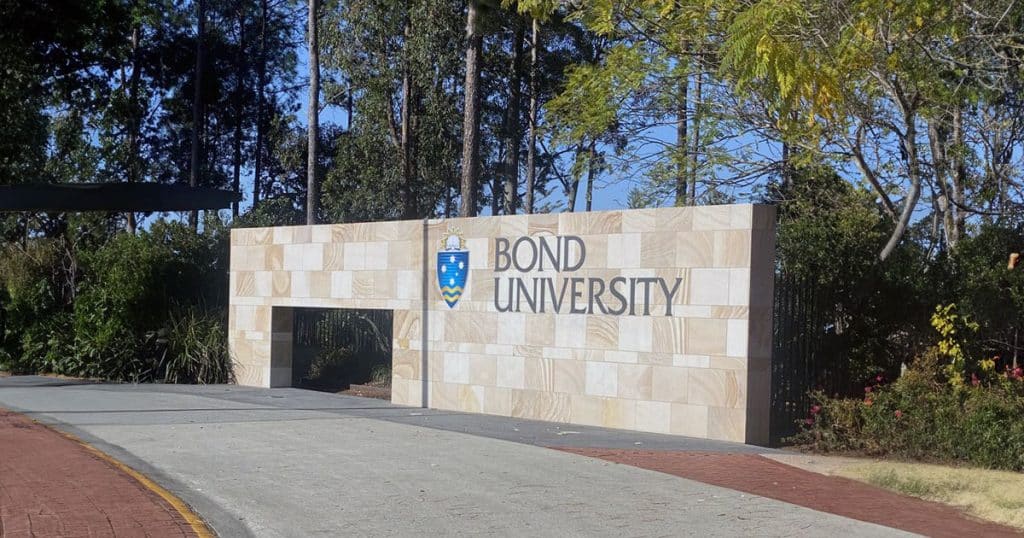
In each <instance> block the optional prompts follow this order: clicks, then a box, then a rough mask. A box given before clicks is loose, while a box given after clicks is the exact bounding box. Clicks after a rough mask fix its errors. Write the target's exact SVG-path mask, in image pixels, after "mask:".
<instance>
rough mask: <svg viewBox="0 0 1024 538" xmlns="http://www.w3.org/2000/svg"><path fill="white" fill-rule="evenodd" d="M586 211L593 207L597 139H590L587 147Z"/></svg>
mask: <svg viewBox="0 0 1024 538" xmlns="http://www.w3.org/2000/svg"><path fill="white" fill-rule="evenodd" d="M587 153H588V162H587V211H592V210H593V209H594V178H596V177H597V140H596V139H595V140H591V141H590V147H589V148H588V149H587Z"/></svg>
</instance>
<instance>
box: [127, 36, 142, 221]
mask: <svg viewBox="0 0 1024 538" xmlns="http://www.w3.org/2000/svg"><path fill="white" fill-rule="evenodd" d="M139 56H140V51H139V25H138V24H137V23H136V24H135V26H134V27H133V28H132V78H131V82H129V84H128V102H129V107H130V109H129V112H128V114H129V116H128V182H129V183H138V181H139V179H140V176H141V170H140V164H141V163H140V162H139V139H140V138H141V137H142V136H141V132H140V131H141V128H142V117H141V116H142V111H141V110H139V108H140V106H139V81H140V80H141V78H142V64H141V62H140V61H139V60H140V58H139ZM136 227H137V223H136V221H135V212H133V211H129V212H128V233H130V234H132V235H134V234H135V229H136Z"/></svg>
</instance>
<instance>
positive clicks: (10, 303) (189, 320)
mask: <svg viewBox="0 0 1024 538" xmlns="http://www.w3.org/2000/svg"><path fill="white" fill-rule="evenodd" d="M227 284H228V282H227V249H226V234H225V232H224V230H221V229H220V228H219V227H218V226H217V225H216V223H215V222H210V223H208V225H207V230H206V233H204V234H196V233H193V232H192V231H191V230H190V229H189V228H188V227H187V226H184V225H182V224H180V223H169V222H164V221H160V222H157V223H154V224H153V226H152V227H151V228H150V229H149V230H147V231H143V232H141V233H140V234H139V235H131V234H124V233H122V234H117V235H115V236H114V237H112V238H110V240H108V241H106V242H103V243H101V244H99V245H96V246H94V247H92V246H90V247H89V248H81V249H79V250H77V251H76V250H75V249H74V247H71V246H69V243H68V242H66V240H65V239H64V238H61V239H43V238H40V239H33V240H31V241H29V243H28V244H27V248H22V247H20V246H18V245H14V244H8V245H7V246H5V247H4V256H3V258H2V261H0V289H4V290H5V297H3V299H4V300H3V303H0V308H2V310H3V314H2V318H3V319H4V323H3V324H2V325H3V328H4V329H3V330H4V335H3V338H2V339H0V344H2V349H3V353H2V354H0V362H3V363H5V364H4V366H5V367H6V368H10V369H12V370H14V371H16V372H26V373H27V372H50V373H57V374H65V375H72V376H82V377H93V378H104V379H112V380H123V381H150V380H163V381H168V382H223V381H224V380H226V379H228V377H229V371H228V370H229V368H230V361H228V360H227V350H226V346H227V339H226V332H225V331H226V329H225V325H224V321H225V320H224V319H222V318H223V317H224V316H223V314H222V312H223V306H222V305H223V304H224V302H225V300H226V288H227ZM179 311H180V312H179ZM218 312H220V313H218Z"/></svg>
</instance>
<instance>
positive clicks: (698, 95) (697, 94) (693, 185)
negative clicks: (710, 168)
mask: <svg viewBox="0 0 1024 538" xmlns="http://www.w3.org/2000/svg"><path fill="white" fill-rule="evenodd" d="M699 57H700V56H699V54H698V58H699ZM694 77H695V79H696V80H695V81H694V82H695V84H694V88H693V94H694V95H693V120H692V121H693V128H692V129H690V131H691V138H692V139H693V141H692V143H691V145H690V147H691V150H690V159H689V160H690V164H689V167H690V188H689V191H688V192H687V196H688V197H689V200H688V202H689V205H697V174H698V172H699V169H698V164H699V163H700V127H701V125H700V121H701V101H702V100H703V99H704V77H703V75H702V73H701V65H700V63H699V60H698V64H697V69H695V70H694Z"/></svg>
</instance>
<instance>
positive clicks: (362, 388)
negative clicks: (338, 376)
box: [338, 383, 391, 402]
mask: <svg viewBox="0 0 1024 538" xmlns="http://www.w3.org/2000/svg"><path fill="white" fill-rule="evenodd" d="M338 394H347V395H349V396H362V397H363V398H376V399H378V400H387V401H389V402H390V401H391V384H390V383H367V384H365V385H349V387H348V388H347V389H345V390H343V391H340V392H338Z"/></svg>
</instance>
